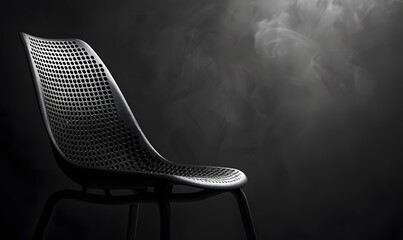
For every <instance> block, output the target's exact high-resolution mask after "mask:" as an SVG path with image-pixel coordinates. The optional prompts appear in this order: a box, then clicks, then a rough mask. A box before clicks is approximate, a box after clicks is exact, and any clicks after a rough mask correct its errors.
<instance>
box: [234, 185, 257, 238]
mask: <svg viewBox="0 0 403 240" xmlns="http://www.w3.org/2000/svg"><path fill="white" fill-rule="evenodd" d="M231 193H232V194H233V195H234V196H235V198H236V200H237V202H238V207H239V211H240V212H241V217H242V222H243V226H244V228H245V233H246V237H247V239H248V240H257V236H256V231H255V226H254V224H253V220H252V215H251V213H250V209H249V204H248V200H247V198H246V196H245V193H244V192H243V191H242V189H236V190H233V191H231Z"/></svg>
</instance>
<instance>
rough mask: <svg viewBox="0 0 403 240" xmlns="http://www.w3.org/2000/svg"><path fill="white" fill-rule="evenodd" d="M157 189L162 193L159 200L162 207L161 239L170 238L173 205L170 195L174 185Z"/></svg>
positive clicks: (160, 207) (166, 239)
mask: <svg viewBox="0 0 403 240" xmlns="http://www.w3.org/2000/svg"><path fill="white" fill-rule="evenodd" d="M156 191H157V192H158V193H159V195H160V197H159V201H158V206H159V209H160V239H161V240H169V239H170V238H171V206H170V203H169V195H170V194H171V192H172V186H161V187H158V188H157V189H156Z"/></svg>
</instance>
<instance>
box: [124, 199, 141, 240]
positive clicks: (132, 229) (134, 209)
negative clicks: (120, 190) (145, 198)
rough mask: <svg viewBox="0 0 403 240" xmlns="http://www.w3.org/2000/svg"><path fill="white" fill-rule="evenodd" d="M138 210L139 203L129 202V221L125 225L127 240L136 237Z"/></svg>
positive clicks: (132, 239) (133, 239)
mask: <svg viewBox="0 0 403 240" xmlns="http://www.w3.org/2000/svg"><path fill="white" fill-rule="evenodd" d="M138 212H139V204H138V203H135V204H131V205H130V208H129V221H128V222H129V223H128V226H127V240H135V239H136V232H137V218H138Z"/></svg>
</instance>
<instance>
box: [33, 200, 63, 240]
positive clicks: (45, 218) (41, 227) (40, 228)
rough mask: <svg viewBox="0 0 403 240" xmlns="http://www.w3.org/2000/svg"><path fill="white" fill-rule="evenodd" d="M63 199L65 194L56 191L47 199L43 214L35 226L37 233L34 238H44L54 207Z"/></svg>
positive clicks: (36, 239) (38, 239)
mask: <svg viewBox="0 0 403 240" xmlns="http://www.w3.org/2000/svg"><path fill="white" fill-rule="evenodd" d="M61 199H63V194H61V193H60V192H56V193H54V194H53V195H52V196H50V198H49V199H48V200H47V201H46V203H45V206H44V208H43V210H42V213H41V216H40V218H39V221H38V224H37V226H36V228H35V233H34V236H33V238H32V239H33V240H42V239H44V237H45V232H46V229H47V227H48V224H49V220H50V217H51V216H52V212H53V209H54V208H55V206H56V204H57V203H58V202H59V201H60V200H61Z"/></svg>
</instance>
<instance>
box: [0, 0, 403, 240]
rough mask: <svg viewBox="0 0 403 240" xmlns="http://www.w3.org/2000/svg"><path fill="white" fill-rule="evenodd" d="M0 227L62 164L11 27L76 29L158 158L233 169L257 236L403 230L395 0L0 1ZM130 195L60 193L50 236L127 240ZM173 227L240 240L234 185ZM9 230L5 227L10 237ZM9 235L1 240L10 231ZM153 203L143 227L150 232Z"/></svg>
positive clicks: (402, 50)
mask: <svg viewBox="0 0 403 240" xmlns="http://www.w3.org/2000/svg"><path fill="white" fill-rule="evenodd" d="M0 6H1V7H0V24H1V30H0V32H1V38H0V43H1V44H0V46H1V51H0V53H1V55H0V56H1V65H0V66H1V75H0V76H1V94H0V102H1V104H0V160H1V167H0V172H1V175H0V176H1V184H2V185H1V190H2V193H1V196H2V197H1V198H2V204H1V217H2V219H1V223H2V224H1V225H2V226H1V227H2V234H4V237H2V239H29V238H31V236H32V233H33V230H34V227H35V224H36V221H37V220H38V217H39V214H40V211H41V210H42V207H43V205H44V202H45V200H46V199H47V198H48V197H49V196H50V194H52V193H53V192H55V191H56V190H58V189H60V188H63V187H68V188H73V189H78V186H77V185H75V184H74V183H73V182H71V181H70V180H68V179H67V178H66V177H65V176H64V175H63V174H62V173H61V172H60V170H59V169H58V167H57V165H56V163H55V161H54V159H53V157H52V154H51V149H50V145H49V141H48V139H47V136H46V132H45V128H44V126H43V124H42V122H41V118H40V113H39V109H38V106H37V104H36V98H35V94H34V90H33V85H32V80H31V76H30V73H29V68H28V64H27V61H26V59H25V55H24V52H23V48H22V44H21V43H20V40H19V38H18V32H19V31H24V32H27V33H30V34H33V35H36V36H41V37H48V38H66V37H73V38H80V39H83V40H84V41H86V42H87V43H89V44H90V45H91V46H92V47H93V49H94V50H95V51H96V52H97V53H98V55H99V56H100V57H101V58H102V59H103V61H104V62H105V64H106V65H107V66H108V68H109V70H110V71H111V73H112V74H113V75H114V78H115V80H116V81H117V83H118V85H119V86H120V88H121V90H122V92H123V93H124V95H125V97H126V99H127V101H128V103H129V105H130V106H131V108H132V110H133V112H134V114H135V116H136V118H137V119H138V121H139V123H140V125H141V126H142V128H143V130H144V132H145V133H146V135H147V136H148V138H149V140H150V141H151V142H152V144H153V145H154V146H155V148H156V149H158V151H159V152H160V153H161V154H163V155H164V156H166V157H167V158H168V159H171V160H172V161H176V162H182V163H195V164H196V163H197V164H209V165H223V166H231V167H236V168H239V169H242V170H243V171H244V172H245V173H246V174H247V176H248V178H249V183H248V185H247V186H246V187H245V188H244V190H245V192H246V194H247V195H248V197H249V200H250V204H251V210H252V214H253V216H254V219H255V224H256V229H257V233H258V235H259V237H260V239H318V240H319V239H321V240H322V239H354V240H355V239H366V240H367V239H403V225H402V224H403V211H402V210H403V209H402V203H403V202H402V200H403V190H402V183H403V177H402V174H401V170H403V163H402V157H401V156H402V154H401V149H402V143H401V139H402V130H403V127H402V123H403V115H402V112H403V94H402V93H403V78H402V74H403V47H402V43H403V26H402V23H403V12H402V10H403V6H402V5H401V3H400V2H399V1H392V0H385V1H381V0H379V1H376V0H356V1H347V0H340V1H321V0H311V1H303V0H299V1H280V0H266V1H264V0H255V1H253V0H234V1H221V0H220V1H218V0H216V1H185V0H164V1H163V0H147V1H146V0H131V1H106V0H97V1H95V0H91V1H84V0H82V1H73V0H72V1H68V0H61V1H50V0H48V1H45V0H40V1H23V0H14V1H2V3H1V5H0ZM127 210H128V208H127V207H104V206H94V205H87V204H81V203H77V202H73V201H65V202H63V203H62V204H60V207H59V208H58V209H57V211H56V212H55V214H54V217H53V219H52V223H51V225H50V228H49V232H48V237H49V239H124V236H125V232H126V219H127ZM172 224H173V230H172V231H173V232H172V238H173V239H244V235H243V230H242V224H241V221H240V216H239V214H238V212H237V210H236V205H235V202H234V200H233V199H232V198H231V196H230V195H223V196H221V197H218V198H215V199H211V200H207V201H205V202H198V203H189V204H181V205H176V204H175V205H173V223H172ZM9 234H11V235H9ZM6 236H7V237H6ZM157 236H158V211H157V207H156V206H154V205H152V204H150V205H144V206H142V209H141V212H140V224H139V237H140V238H139V239H157V238H158V237H157Z"/></svg>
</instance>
